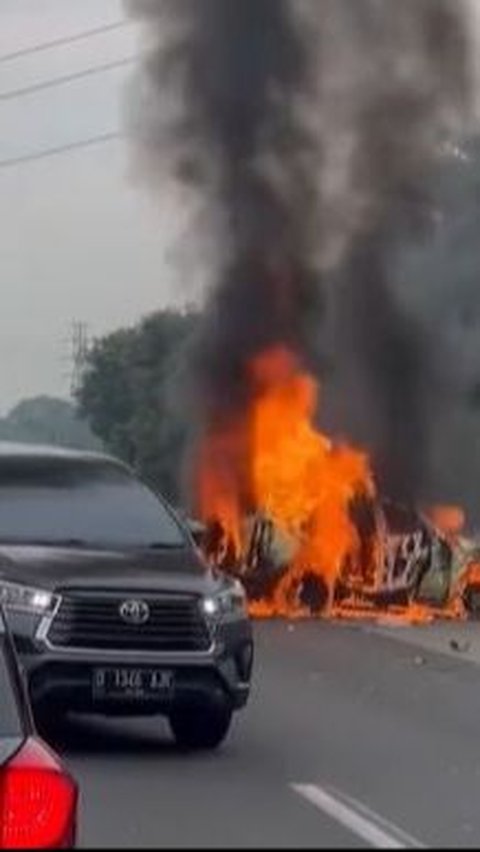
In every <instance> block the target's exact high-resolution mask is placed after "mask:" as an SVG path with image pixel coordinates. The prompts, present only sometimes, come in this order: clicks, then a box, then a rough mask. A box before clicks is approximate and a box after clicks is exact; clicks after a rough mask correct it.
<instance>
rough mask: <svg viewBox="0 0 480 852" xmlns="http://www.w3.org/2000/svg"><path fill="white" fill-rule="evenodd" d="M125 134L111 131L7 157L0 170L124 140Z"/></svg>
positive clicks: (1, 162)
mask: <svg viewBox="0 0 480 852" xmlns="http://www.w3.org/2000/svg"><path fill="white" fill-rule="evenodd" d="M125 138H126V137H125V134H124V133H122V132H121V131H120V130H113V131H109V132H107V133H99V134H97V135H96V136H90V137H89V138H87V139H78V140H77V141H75V142H67V143H66V144H64V145H57V146H56V147H54V148H44V149H43V150H41V151H34V152H32V153H31V154H20V155H19V156H17V157H8V158H7V159H5V160H0V169H7V168H11V167H12V166H19V165H22V164H23V163H30V162H33V161H34V160H44V159H47V158H48V157H55V156H56V155H57V154H64V153H65V154H66V153H69V152H70V151H75V150H76V149H78V148H90V147H93V146H94V145H101V144H103V143H106V142H112V141H115V140H118V139H125Z"/></svg>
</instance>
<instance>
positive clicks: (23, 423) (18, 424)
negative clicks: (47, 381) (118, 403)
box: [0, 396, 101, 449]
mask: <svg viewBox="0 0 480 852" xmlns="http://www.w3.org/2000/svg"><path fill="white" fill-rule="evenodd" d="M0 439H2V440H7V441H20V442H27V443H41V444H58V445H60V446H65V447H77V448H79V449H100V448H101V442H100V441H99V440H98V439H97V438H95V436H94V435H93V434H92V432H91V430H90V428H89V426H88V425H87V423H85V422H84V421H83V420H81V419H80V418H79V417H78V416H77V412H76V411H75V406H74V405H72V403H71V402H68V401H67V400H65V399H57V398H55V397H50V396H38V397H34V398H33V399H25V400H22V402H19V403H18V405H16V406H15V407H14V408H13V409H12V410H11V411H10V413H9V414H8V415H7V416H6V417H4V418H3V419H1V420H0Z"/></svg>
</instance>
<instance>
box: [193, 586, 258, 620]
mask: <svg viewBox="0 0 480 852" xmlns="http://www.w3.org/2000/svg"><path fill="white" fill-rule="evenodd" d="M202 609H203V612H204V613H205V615H206V616H208V618H213V619H216V618H222V617H223V616H232V615H233V616H240V617H245V616H247V615H248V607H247V596H246V594H245V590H244V588H243V586H242V584H241V583H240V581H239V580H235V583H234V584H233V586H231V588H229V589H226V590H225V591H224V592H219V593H218V594H217V595H212V596H210V597H206V598H203V601H202Z"/></svg>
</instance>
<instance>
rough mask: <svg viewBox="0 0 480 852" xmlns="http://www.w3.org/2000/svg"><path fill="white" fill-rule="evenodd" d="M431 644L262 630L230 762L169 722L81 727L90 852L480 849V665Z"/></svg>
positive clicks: (440, 637) (357, 633) (353, 632)
mask: <svg viewBox="0 0 480 852" xmlns="http://www.w3.org/2000/svg"><path fill="white" fill-rule="evenodd" d="M469 628H470V629H471V631H475V636H479V635H480V626H476V625H470V626H469ZM428 630H429V629H428V628H427V629H424V631H423V633H422V632H421V631H417V632H415V631H411V632H409V631H405V632H404V633H403V634H402V632H401V631H400V630H398V629H397V630H396V631H393V632H392V634H391V635H390V634H388V633H385V632H384V631H381V630H376V629H375V630H372V629H369V628H365V627H364V626H358V627H355V626H350V625H347V626H345V625H329V624H324V623H302V624H296V625H292V626H290V627H289V626H288V625H287V624H281V623H265V624H259V625H257V631H256V632H257V666H256V677H255V688H254V694H253V698H252V701H251V704H250V706H249V707H248V708H247V710H246V712H244V713H242V714H241V715H240V716H239V717H238V719H237V721H236V724H235V727H234V730H233V732H232V735H231V737H230V739H229V740H228V741H227V743H226V744H225V746H224V747H223V748H222V749H221V750H220V751H219V752H217V753H216V754H208V755H195V756H192V755H190V756H189V755H185V754H180V753H178V752H176V750H175V747H174V746H173V744H172V743H171V740H170V737H169V734H168V731H167V729H166V727H164V725H163V723H162V722H161V720H156V719H150V720H147V721H144V720H129V721H127V722H125V721H113V722H112V721H105V720H96V719H92V720H81V721H78V722H74V723H73V724H72V726H71V728H70V730H69V736H68V743H67V745H66V746H65V749H66V751H65V756H66V758H67V762H68V763H69V765H70V766H71V768H72V770H73V771H74V773H75V775H76V777H77V778H78V780H79V782H80V786H81V790H82V810H81V832H80V835H81V836H80V843H81V845H82V846H84V847H116V848H119V847H134V848H135V847H137V848H138V847H143V848H145V847H156V848H161V847H180V848H181V847H183V848H185V847H197V848H198V847H201V848H202V847H203V848H217V847H257V846H259V847H277V848H278V847H284V848H286V847H290V848H305V847H319V846H320V847H345V846H347V847H349V848H352V847H364V848H365V847H379V848H404V847H406V848H408V847H422V846H433V847H438V846H444V847H445V846H446V847H449V846H455V847H475V846H477V845H478V843H479V841H480V806H479V805H480V665H479V663H480V655H477V657H478V658H477V657H475V655H473V656H471V657H468V654H467V646H468V647H470V645H469V643H468V642H466V641H465V637H464V636H463V637H462V642H461V643H457V644H454V646H451V645H450V644H449V641H448V637H449V635H451V634H452V631H453V630H454V628H453V627H450V626H449V625H442V626H441V627H440V628H438V629H437V632H436V633H435V632H430V633H428V637H427V631H428ZM431 630H432V631H435V628H432V629H431ZM439 631H440V632H439ZM471 635H472V636H473V635H474V634H473V632H472V633H471ZM398 639H400V641H398ZM439 650H440V653H439ZM443 651H445V653H443Z"/></svg>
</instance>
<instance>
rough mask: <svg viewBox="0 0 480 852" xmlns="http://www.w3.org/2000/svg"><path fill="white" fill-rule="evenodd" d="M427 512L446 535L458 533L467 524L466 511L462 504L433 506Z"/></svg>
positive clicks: (434, 523)
mask: <svg viewBox="0 0 480 852" xmlns="http://www.w3.org/2000/svg"><path fill="white" fill-rule="evenodd" d="M426 514H427V516H428V517H429V518H430V520H431V522H432V524H433V525H434V526H435V527H437V528H438V529H439V530H440V531H441V532H443V533H444V534H445V535H458V534H459V533H461V531H462V529H463V528H464V526H465V512H464V511H463V509H461V508H460V506H432V507H431V508H430V509H428V510H427V512H426Z"/></svg>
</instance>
